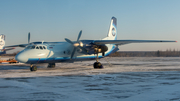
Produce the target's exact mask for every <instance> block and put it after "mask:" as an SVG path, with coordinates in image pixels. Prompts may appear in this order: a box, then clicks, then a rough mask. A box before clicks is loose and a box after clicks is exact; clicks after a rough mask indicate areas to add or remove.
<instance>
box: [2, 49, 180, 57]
mask: <svg viewBox="0 0 180 101" xmlns="http://www.w3.org/2000/svg"><path fill="white" fill-rule="evenodd" d="M18 53H19V52H14V53H12V54H1V56H15V55H16V54H18ZM109 56H110V57H180V51H175V50H173V51H172V50H166V51H159V50H158V51H119V52H115V53H113V54H111V55H109Z"/></svg>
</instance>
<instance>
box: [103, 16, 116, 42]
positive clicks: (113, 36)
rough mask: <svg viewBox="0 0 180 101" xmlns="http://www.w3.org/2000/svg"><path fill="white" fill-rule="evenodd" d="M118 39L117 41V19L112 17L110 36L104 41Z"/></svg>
mask: <svg viewBox="0 0 180 101" xmlns="http://www.w3.org/2000/svg"><path fill="white" fill-rule="evenodd" d="M116 39H117V19H116V18H115V17H112V18H111V24H110V27H109V32H108V35H107V37H106V38H105V39H104V40H116Z"/></svg>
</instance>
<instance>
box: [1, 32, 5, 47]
mask: <svg viewBox="0 0 180 101" xmlns="http://www.w3.org/2000/svg"><path fill="white" fill-rule="evenodd" d="M4 46H5V35H0V49H3V48H4Z"/></svg>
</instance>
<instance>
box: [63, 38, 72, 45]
mask: <svg viewBox="0 0 180 101" xmlns="http://www.w3.org/2000/svg"><path fill="white" fill-rule="evenodd" d="M65 40H66V41H67V42H69V43H71V44H74V43H73V42H72V41H71V40H69V39H67V38H65Z"/></svg>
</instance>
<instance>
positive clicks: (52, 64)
mask: <svg viewBox="0 0 180 101" xmlns="http://www.w3.org/2000/svg"><path fill="white" fill-rule="evenodd" d="M55 66H56V65H55V63H49V64H48V67H47V68H55Z"/></svg>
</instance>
